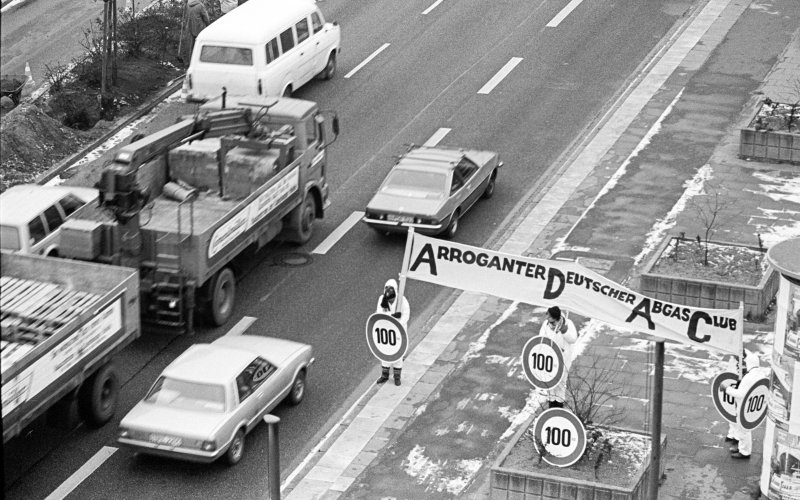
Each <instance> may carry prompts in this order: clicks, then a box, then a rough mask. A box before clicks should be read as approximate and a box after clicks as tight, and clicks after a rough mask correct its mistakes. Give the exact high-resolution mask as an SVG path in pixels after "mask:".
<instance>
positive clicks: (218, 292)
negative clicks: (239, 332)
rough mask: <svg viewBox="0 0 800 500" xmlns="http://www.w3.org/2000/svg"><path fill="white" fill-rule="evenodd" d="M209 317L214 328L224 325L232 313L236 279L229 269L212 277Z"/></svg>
mask: <svg viewBox="0 0 800 500" xmlns="http://www.w3.org/2000/svg"><path fill="white" fill-rule="evenodd" d="M210 292H211V300H210V306H211V311H210V316H211V322H212V323H213V324H214V325H215V326H222V325H224V324H225V323H226V322H227V321H228V319H229V318H230V317H231V314H232V313H233V303H234V301H235V300H236V277H235V276H234V275H233V271H231V268H229V267H225V268H223V269H220V271H219V272H218V273H217V274H216V275H214V278H213V280H212V282H211V287H210Z"/></svg>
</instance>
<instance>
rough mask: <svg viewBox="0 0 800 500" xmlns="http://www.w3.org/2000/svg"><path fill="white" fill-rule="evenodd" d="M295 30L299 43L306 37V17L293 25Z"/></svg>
mask: <svg viewBox="0 0 800 500" xmlns="http://www.w3.org/2000/svg"><path fill="white" fill-rule="evenodd" d="M294 27H295V29H296V30H297V43H298V44H301V43H303V41H304V40H307V39H308V19H305V18H303V19H301V20H300V22H298V23H297V24H295V25H294Z"/></svg>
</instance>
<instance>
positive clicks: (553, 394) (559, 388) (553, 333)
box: [539, 316, 578, 403]
mask: <svg viewBox="0 0 800 500" xmlns="http://www.w3.org/2000/svg"><path fill="white" fill-rule="evenodd" d="M562 319H563V320H564V324H565V325H566V326H567V331H566V332H564V333H561V332H560V331H557V330H556V329H555V328H553V327H552V326H550V325H549V324H548V323H547V321H545V322H544V323H542V327H541V329H540V330H539V335H541V336H542V337H546V338H548V339H550V340H552V341H553V343H554V344H555V345H557V346H558V348H559V349H561V352H562V353H563V354H564V376H563V377H561V382H559V383H558V384H556V386H555V387H553V388H551V389H549V390H548V391H547V399H548V400H550V401H558V402H559V403H563V402H564V400H565V399H566V397H567V375H568V374H569V367H570V365H572V345H573V344H574V343H575V342H577V341H578V330H577V329H576V328H575V323H573V322H572V320H571V319H568V318H566V317H565V316H562Z"/></svg>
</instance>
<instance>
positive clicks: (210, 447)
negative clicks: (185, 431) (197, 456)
mask: <svg viewBox="0 0 800 500" xmlns="http://www.w3.org/2000/svg"><path fill="white" fill-rule="evenodd" d="M200 448H201V449H202V450H203V451H214V450H216V449H217V443H216V442H215V441H203V444H202V445H200Z"/></svg>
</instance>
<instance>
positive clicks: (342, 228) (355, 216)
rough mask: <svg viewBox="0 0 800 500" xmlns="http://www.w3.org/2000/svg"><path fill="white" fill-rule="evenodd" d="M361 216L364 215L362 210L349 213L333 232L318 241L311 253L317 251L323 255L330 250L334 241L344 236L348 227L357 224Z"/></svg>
mask: <svg viewBox="0 0 800 500" xmlns="http://www.w3.org/2000/svg"><path fill="white" fill-rule="evenodd" d="M362 217H364V212H353V213H352V214H350V216H349V217H348V218H346V219H345V220H344V222H342V223H341V224H339V227H337V228H336V229H334V230H333V232H332V233H331V234H329V235H328V237H327V238H325V241H323V242H322V243H320V244H319V245H318V246H317V248H315V249H314V250H312V251H311V253H319V254H323V255H324V254H326V253H328V250H330V249H331V248H332V247H333V245H335V244H336V242H337V241H339V240H340V239H341V238H342V236H344V235H345V234H346V233H347V231H349V230H350V228H352V227H353V226H355V225H356V224H358V221H360V220H361V218H362Z"/></svg>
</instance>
